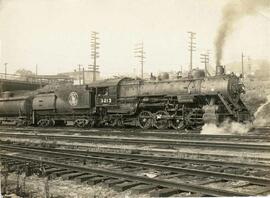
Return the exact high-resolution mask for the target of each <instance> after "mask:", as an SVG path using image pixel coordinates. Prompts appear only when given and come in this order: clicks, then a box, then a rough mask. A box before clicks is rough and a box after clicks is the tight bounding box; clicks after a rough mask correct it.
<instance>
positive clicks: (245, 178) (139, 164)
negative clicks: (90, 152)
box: [0, 146, 270, 185]
mask: <svg viewBox="0 0 270 198" xmlns="http://www.w3.org/2000/svg"><path fill="white" fill-rule="evenodd" d="M0 147H2V148H3V146H0ZM4 148H5V149H9V150H15V151H19V152H30V153H37V154H39V155H40V154H45V155H52V156H60V157H63V156H65V157H70V158H76V159H84V160H94V161H103V162H110V163H114V164H124V165H127V164H128V165H132V166H135V167H145V168H151V169H157V170H162V171H171V172H175V173H186V174H192V175H202V176H212V177H218V178H225V179H230V180H243V181H248V182H250V183H253V184H259V185H268V184H270V179H267V178H258V177H249V176H241V175H235V174H228V173H219V172H213V171H204V170H196V169H189V168H181V167H173V166H169V165H158V164H150V163H144V162H134V161H127V160H122V159H109V158H104V157H93V156H85V155H78V154H70V153H64V152H54V151H45V150H38V149H27V148H21V147H12V146H4Z"/></svg>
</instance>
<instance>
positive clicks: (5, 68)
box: [4, 63, 8, 79]
mask: <svg viewBox="0 0 270 198" xmlns="http://www.w3.org/2000/svg"><path fill="white" fill-rule="evenodd" d="M4 65H5V79H7V65H8V63H4Z"/></svg>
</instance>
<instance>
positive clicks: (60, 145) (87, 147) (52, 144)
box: [0, 140, 270, 162]
mask: <svg viewBox="0 0 270 198" xmlns="http://www.w3.org/2000/svg"><path fill="white" fill-rule="evenodd" d="M0 144H4V145H6V144H10V141H9V140H5V141H3V140H0ZM32 144H33V143H32ZM36 144H37V143H36ZM46 145H47V146H49V147H50V146H51V148H53V147H55V146H56V145H55V144H54V143H46ZM20 146H21V145H20ZM38 146H40V144H38ZM57 146H59V147H69V146H72V147H73V146H74V145H73V144H72V145H69V144H65V143H57ZM78 147H82V148H86V149H88V150H87V151H89V149H90V148H92V149H93V148H94V149H96V147H95V146H85V145H77V148H78ZM40 148H42V147H40ZM99 148H102V149H105V150H116V151H117V152H122V151H124V152H126V151H129V153H136V152H140V153H152V154H153V153H155V154H161V155H165V154H166V155H171V154H176V155H179V156H187V155H188V156H199V157H207V158H209V157H213V158H219V159H220V158H224V159H231V158H237V159H238V158H239V156H236V155H224V154H209V153H192V152H171V151H169V150H153V149H151V150H145V149H140V148H136V149H135V148H133V149H121V148H116V147H107V146H106V147H99ZM47 149H48V148H47ZM65 150H66V149H65ZM70 150H71V149H70ZM89 152H92V151H89ZM112 153H115V152H112ZM122 153H123V152H122ZM127 154H128V153H127ZM242 159H246V160H255V161H260V162H266V161H267V162H268V161H270V158H266V157H259V156H258V157H257V156H256V157H254V156H244V157H242Z"/></svg>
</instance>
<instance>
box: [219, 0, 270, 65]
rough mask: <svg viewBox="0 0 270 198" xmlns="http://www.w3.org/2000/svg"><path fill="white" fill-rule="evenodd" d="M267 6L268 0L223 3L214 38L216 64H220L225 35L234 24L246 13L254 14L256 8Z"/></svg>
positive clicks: (236, 0)
mask: <svg viewBox="0 0 270 198" xmlns="http://www.w3.org/2000/svg"><path fill="white" fill-rule="evenodd" d="M269 6H270V1H269V0H233V1H231V2H229V3H228V4H226V5H225V7H224V8H223V13H222V21H221V24H220V26H219V29H218V32H217V37H216V40H215V48H216V65H220V62H221V59H222V56H223V49H224V46H225V44H226V40H227V37H228V36H229V35H230V34H231V33H232V32H233V28H234V26H235V24H236V23H237V22H238V21H239V20H241V19H242V18H243V17H245V16H247V15H254V14H256V13H257V11H258V9H261V8H266V7H269Z"/></svg>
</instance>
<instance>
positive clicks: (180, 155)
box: [0, 140, 270, 163]
mask: <svg viewBox="0 0 270 198" xmlns="http://www.w3.org/2000/svg"><path fill="white" fill-rule="evenodd" d="M11 143H12V144H15V145H17V144H19V145H20V146H21V147H29V145H30V146H35V147H39V148H46V149H48V148H60V149H61V148H62V149H64V150H67V151H73V150H74V149H76V150H78V149H79V150H82V151H87V152H91V151H93V152H97V151H98V152H101V151H102V152H105V153H108V152H109V153H117V154H118V153H120V154H136V153H137V154H145V155H154V156H166V157H168V156H169V157H178V158H186V157H189V158H193V159H196V158H200V159H207V160H220V159H222V160H224V161H228V160H229V161H236V162H239V160H240V161H248V162H254V161H256V162H258V163H270V156H269V157H261V156H258V155H253V156H247V155H241V154H240V156H239V154H233V155H232V154H214V153H200V152H187V151H185V152H184V151H175V150H172V149H155V148H151V149H147V148H119V147H110V146H99V147H97V146H96V145H74V144H72V143H71V144H68V143H59V142H58V143H57V144H55V143H54V142H53V143H50V142H46V143H45V144H42V145H41V144H40V143H33V142H19V143H18V142H16V143H15V142H12V141H10V140H7V141H1V140H0V144H5V145H6V144H11Z"/></svg>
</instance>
